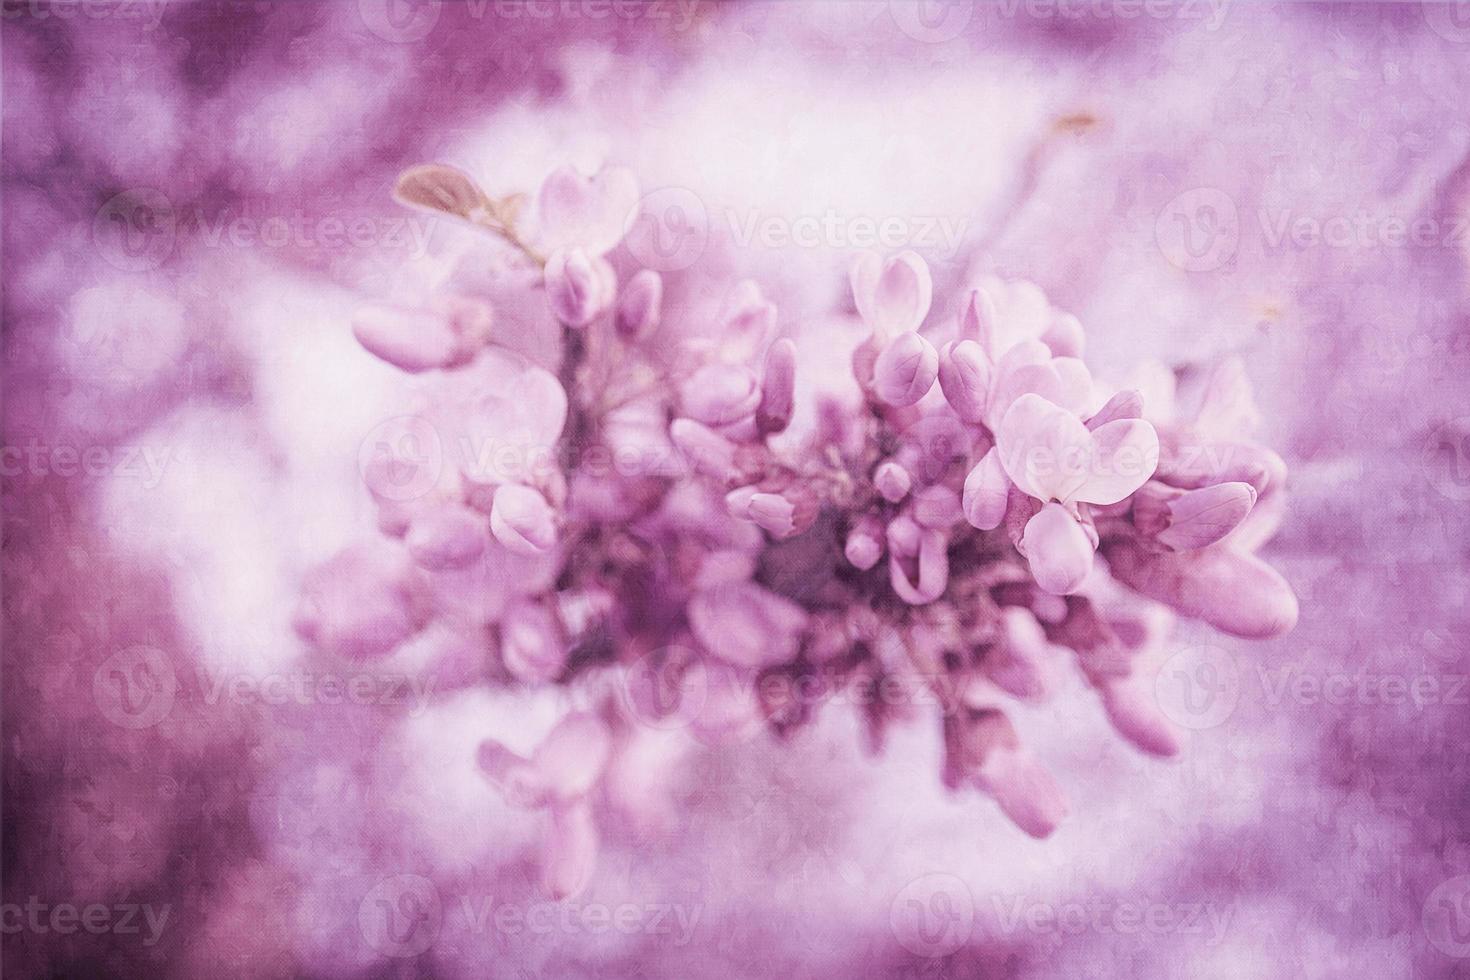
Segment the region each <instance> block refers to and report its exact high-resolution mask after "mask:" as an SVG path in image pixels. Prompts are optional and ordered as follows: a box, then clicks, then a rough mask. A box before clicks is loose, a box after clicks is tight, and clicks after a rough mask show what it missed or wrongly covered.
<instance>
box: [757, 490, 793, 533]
mask: <svg viewBox="0 0 1470 980" xmlns="http://www.w3.org/2000/svg"><path fill="white" fill-rule="evenodd" d="M750 519H751V520H753V521H755V522H756V523H757V524H759V525H760V526H761V527H763V528H765V529H766V530H767V531H769V532H771V534H772V535H773V536H774V537H777V538H784V537H787V536H789V535H790V534H791V532H792V531H793V530H794V529H795V527H796V505H794V504H793V503H792V502H791V501H789V500H787V499H786V498H785V497H782V496H781V495H780V494H776V493H758V494H756V495H755V496H753V497H751V498H750Z"/></svg>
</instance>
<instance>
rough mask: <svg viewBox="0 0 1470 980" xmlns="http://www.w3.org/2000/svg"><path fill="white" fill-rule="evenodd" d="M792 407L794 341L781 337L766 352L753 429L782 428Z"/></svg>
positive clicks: (770, 432) (772, 430) (768, 431)
mask: <svg viewBox="0 0 1470 980" xmlns="http://www.w3.org/2000/svg"><path fill="white" fill-rule="evenodd" d="M795 408H796V344H795V343H794V342H793V341H792V340H791V339H790V338H786V337H783V338H781V339H780V340H778V341H776V342H775V343H774V344H772V345H771V349H770V350H768V351H766V367H765V374H764V375H763V376H762V377H761V400H760V405H759V407H758V409H757V411H756V429H757V430H758V431H759V432H760V434H761V435H763V436H767V435H773V434H775V433H778V432H784V431H786V427H787V426H788V425H790V424H791V415H792V413H793V412H794V411H795Z"/></svg>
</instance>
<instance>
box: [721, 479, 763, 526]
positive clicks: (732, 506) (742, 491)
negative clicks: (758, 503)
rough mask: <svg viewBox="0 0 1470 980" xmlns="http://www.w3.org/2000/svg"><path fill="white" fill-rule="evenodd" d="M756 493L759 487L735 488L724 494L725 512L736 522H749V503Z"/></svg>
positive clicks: (758, 491)
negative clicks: (736, 520)
mask: <svg viewBox="0 0 1470 980" xmlns="http://www.w3.org/2000/svg"><path fill="white" fill-rule="evenodd" d="M758 493H760V488H759V487H753V486H750V487H736V488H735V489H734V490H731V491H730V492H729V493H727V494H725V512H726V513H728V514H729V515H730V516H731V517H734V518H736V519H738V520H742V521H748V520H751V516H750V502H751V500H753V499H754V498H755V495H756V494H758Z"/></svg>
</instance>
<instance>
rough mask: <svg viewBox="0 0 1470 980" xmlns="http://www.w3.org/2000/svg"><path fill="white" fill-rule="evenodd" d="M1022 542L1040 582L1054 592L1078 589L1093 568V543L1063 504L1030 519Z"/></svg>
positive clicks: (1050, 505)
mask: <svg viewBox="0 0 1470 980" xmlns="http://www.w3.org/2000/svg"><path fill="white" fill-rule="evenodd" d="M1021 543H1022V547H1023V549H1024V550H1025V552H1026V560H1027V561H1028V562H1029V563H1030V565H1031V574H1032V575H1033V576H1035V578H1036V584H1037V585H1039V586H1041V587H1042V588H1043V589H1045V590H1046V591H1047V592H1050V593H1052V594H1053V595H1070V594H1071V593H1073V592H1076V591H1077V590H1078V589H1080V588H1081V587H1082V583H1083V582H1084V581H1085V580H1086V578H1087V576H1088V574H1089V573H1091V571H1092V560H1093V543H1092V541H1091V540H1090V539H1089V538H1088V537H1087V532H1086V531H1084V530H1083V529H1082V526H1081V525H1080V524H1078V523H1077V521H1076V520H1075V519H1074V518H1073V517H1072V515H1071V514H1069V513H1067V510H1066V508H1065V507H1063V506H1062V505H1061V504H1047V505H1046V506H1045V507H1043V508H1041V510H1040V512H1038V513H1037V515H1036V516H1035V517H1033V518H1031V520H1029V521H1027V522H1026V533H1025V535H1024V536H1023V537H1022V539H1021Z"/></svg>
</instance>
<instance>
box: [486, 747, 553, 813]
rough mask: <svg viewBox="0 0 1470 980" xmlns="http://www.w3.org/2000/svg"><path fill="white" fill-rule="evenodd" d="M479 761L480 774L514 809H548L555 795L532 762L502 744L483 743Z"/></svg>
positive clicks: (548, 782) (549, 784)
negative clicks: (547, 805) (547, 806)
mask: <svg viewBox="0 0 1470 980" xmlns="http://www.w3.org/2000/svg"><path fill="white" fill-rule="evenodd" d="M476 760H477V761H478V763H479V765H480V770H481V771H482V772H484V773H485V777H486V778H487V779H489V780H490V782H491V784H492V785H494V786H495V788H496V789H498V790H500V792H501V794H503V795H504V796H505V799H506V802H507V803H509V804H511V805H512V806H519V807H525V808H527V809H531V808H534V807H541V806H545V805H546V804H547V803H549V802H550V801H551V800H552V798H553V796H554V795H555V794H554V789H553V787H552V785H551V782H550V781H549V780H548V779H547V778H546V775H545V774H544V773H543V772H541V770H540V769H538V768H537V767H536V766H535V765H533V764H532V763H531V761H530V760H529V759H524V758H522V757H521V756H519V755H517V754H516V753H514V752H512V751H511V750H510V749H508V748H506V747H505V746H504V745H501V744H500V743H499V742H496V741H493V740H490V739H487V740H485V741H484V742H481V743H480V748H479V751H478V753H477V755H476Z"/></svg>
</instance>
